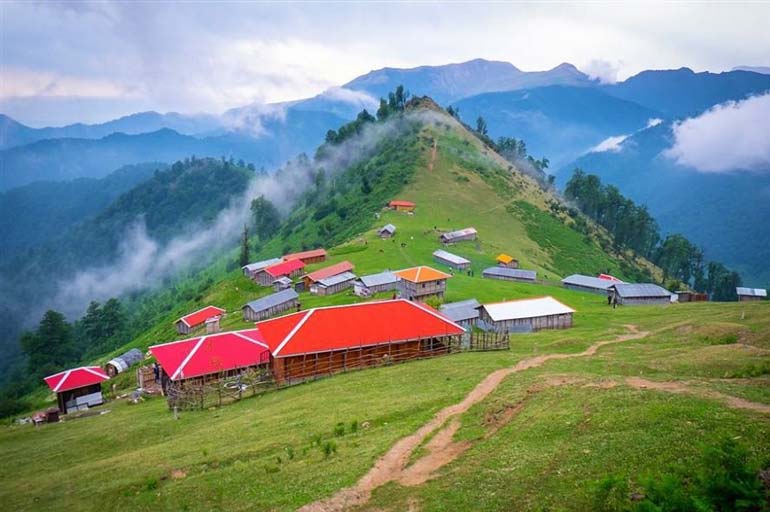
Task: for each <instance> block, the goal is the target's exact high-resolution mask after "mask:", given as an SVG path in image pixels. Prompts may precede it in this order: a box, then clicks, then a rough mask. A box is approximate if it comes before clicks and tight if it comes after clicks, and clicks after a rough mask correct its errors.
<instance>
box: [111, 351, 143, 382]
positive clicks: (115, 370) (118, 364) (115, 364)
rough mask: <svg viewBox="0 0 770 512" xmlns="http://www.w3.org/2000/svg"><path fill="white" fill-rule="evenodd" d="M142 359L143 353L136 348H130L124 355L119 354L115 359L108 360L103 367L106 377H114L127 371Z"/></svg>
mask: <svg viewBox="0 0 770 512" xmlns="http://www.w3.org/2000/svg"><path fill="white" fill-rule="evenodd" d="M143 359H144V353H142V351H141V350H139V349H138V348H132V349H131V350H129V351H128V352H126V353H125V354H121V355H119V356H118V357H116V358H115V359H110V360H109V361H108V362H107V364H106V365H104V370H105V371H106V372H107V375H109V376H110V377H114V376H115V375H117V374H119V373H123V372H124V371H126V370H128V369H129V368H130V367H131V366H132V365H134V364H136V363H138V362H140V361H142V360H143Z"/></svg>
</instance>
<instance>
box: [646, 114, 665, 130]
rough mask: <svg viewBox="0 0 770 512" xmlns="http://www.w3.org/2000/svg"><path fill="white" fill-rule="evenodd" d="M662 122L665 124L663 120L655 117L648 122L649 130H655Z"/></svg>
mask: <svg viewBox="0 0 770 512" xmlns="http://www.w3.org/2000/svg"><path fill="white" fill-rule="evenodd" d="M662 122H663V119H661V118H659V117H653V118H652V119H648V120H647V128H653V127H655V126H658V125H659V124H660V123H662Z"/></svg>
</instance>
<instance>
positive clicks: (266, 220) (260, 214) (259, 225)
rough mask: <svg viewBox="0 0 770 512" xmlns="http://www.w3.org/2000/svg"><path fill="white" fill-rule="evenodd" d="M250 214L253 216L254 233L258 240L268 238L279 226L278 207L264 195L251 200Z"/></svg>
mask: <svg viewBox="0 0 770 512" xmlns="http://www.w3.org/2000/svg"><path fill="white" fill-rule="evenodd" d="M251 214H252V216H253V218H254V226H255V229H254V233H255V234H256V235H257V237H259V239H260V240H267V239H269V238H270V237H272V236H273V235H274V234H276V233H277V232H278V229H279V228H280V227H281V215H280V213H278V209H277V208H276V207H275V205H274V204H273V203H272V202H270V200H269V199H267V198H265V196H259V197H258V198H256V199H254V200H253V201H252V202H251Z"/></svg>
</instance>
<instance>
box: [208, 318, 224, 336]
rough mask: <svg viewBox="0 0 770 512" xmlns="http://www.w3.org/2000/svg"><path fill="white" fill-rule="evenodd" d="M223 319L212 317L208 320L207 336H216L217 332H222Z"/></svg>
mask: <svg viewBox="0 0 770 512" xmlns="http://www.w3.org/2000/svg"><path fill="white" fill-rule="evenodd" d="M221 319H222V317H221V316H212V317H211V318H209V319H208V320H206V334H214V333H215V332H219V331H221V330H222V327H221V324H220V323H219V321H220V320H221Z"/></svg>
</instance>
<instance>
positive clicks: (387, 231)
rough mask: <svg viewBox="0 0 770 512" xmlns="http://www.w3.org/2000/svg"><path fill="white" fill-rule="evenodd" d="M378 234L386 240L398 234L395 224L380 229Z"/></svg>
mask: <svg viewBox="0 0 770 512" xmlns="http://www.w3.org/2000/svg"><path fill="white" fill-rule="evenodd" d="M377 234H378V235H379V236H380V238H382V239H386V238H393V235H395V234H396V226H394V225H393V224H385V225H384V226H382V227H381V228H380V229H378V230H377Z"/></svg>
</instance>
